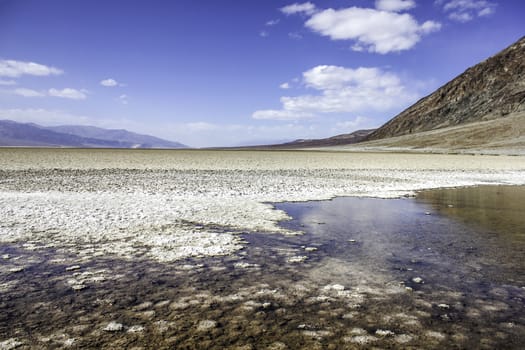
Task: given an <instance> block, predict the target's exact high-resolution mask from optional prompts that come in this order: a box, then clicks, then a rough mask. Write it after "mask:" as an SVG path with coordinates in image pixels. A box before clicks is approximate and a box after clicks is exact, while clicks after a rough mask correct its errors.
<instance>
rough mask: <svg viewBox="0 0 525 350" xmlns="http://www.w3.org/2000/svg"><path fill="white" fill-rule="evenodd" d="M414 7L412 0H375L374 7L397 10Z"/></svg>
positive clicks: (383, 9) (382, 9) (414, 3)
mask: <svg viewBox="0 0 525 350" xmlns="http://www.w3.org/2000/svg"><path fill="white" fill-rule="evenodd" d="M414 7H416V2H415V1H414V0H376V8H377V9H378V10H381V11H390V12H399V11H406V10H410V9H411V8H414Z"/></svg>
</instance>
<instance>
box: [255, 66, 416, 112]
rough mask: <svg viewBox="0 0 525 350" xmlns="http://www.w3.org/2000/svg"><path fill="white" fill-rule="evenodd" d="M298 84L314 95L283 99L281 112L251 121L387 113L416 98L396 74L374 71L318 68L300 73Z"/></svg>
mask: <svg viewBox="0 0 525 350" xmlns="http://www.w3.org/2000/svg"><path fill="white" fill-rule="evenodd" d="M302 83H303V84H304V86H306V87H307V88H310V89H313V90H315V91H317V94H307V95H299V96H283V97H281V104H282V109H279V110H260V111H256V112H255V113H253V115H252V117H253V118H254V119H274V120H298V119H304V118H311V117H313V116H315V115H316V114H319V113H361V112H369V111H388V110H390V109H394V108H399V107H401V106H405V105H407V104H408V103H410V102H413V101H414V100H415V99H416V98H417V97H418V96H417V94H416V93H414V92H411V91H409V90H408V89H407V88H406V87H405V86H404V84H403V82H402V81H401V79H400V78H399V77H398V76H397V75H396V74H394V73H390V72H386V71H383V70H382V69H380V68H376V67H359V68H356V69H352V68H346V67H340V66H329V65H320V66H316V67H314V68H312V69H310V70H308V71H306V72H304V73H303V81H302Z"/></svg>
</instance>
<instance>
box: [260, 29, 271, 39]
mask: <svg viewBox="0 0 525 350" xmlns="http://www.w3.org/2000/svg"><path fill="white" fill-rule="evenodd" d="M269 35H270V33H268V32H267V31H266V30H261V31H260V32H259V36H260V37H261V38H266V37H268V36H269Z"/></svg>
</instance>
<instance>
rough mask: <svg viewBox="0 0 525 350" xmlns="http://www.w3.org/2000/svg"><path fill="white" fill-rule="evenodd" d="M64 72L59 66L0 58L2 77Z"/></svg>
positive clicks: (0, 75)
mask: <svg viewBox="0 0 525 350" xmlns="http://www.w3.org/2000/svg"><path fill="white" fill-rule="evenodd" d="M63 73H64V72H63V71H62V70H60V69H58V68H55V67H50V66H46V65H43V64H39V63H35V62H24V61H15V60H0V77H8V78H18V77H20V76H22V75H33V76H41V77H42V76H49V75H60V74H63Z"/></svg>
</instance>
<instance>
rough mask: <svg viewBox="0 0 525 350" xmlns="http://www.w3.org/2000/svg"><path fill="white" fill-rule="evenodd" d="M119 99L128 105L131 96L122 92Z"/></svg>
mask: <svg viewBox="0 0 525 350" xmlns="http://www.w3.org/2000/svg"><path fill="white" fill-rule="evenodd" d="M118 100H119V101H120V103H122V104H123V105H127V104H128V103H129V98H128V95H126V94H122V95H120V96H119V97H118Z"/></svg>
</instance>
